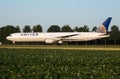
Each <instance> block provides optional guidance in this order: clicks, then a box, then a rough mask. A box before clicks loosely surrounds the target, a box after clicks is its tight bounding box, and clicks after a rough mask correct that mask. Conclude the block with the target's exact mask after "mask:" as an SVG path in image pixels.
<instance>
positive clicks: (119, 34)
mask: <svg viewBox="0 0 120 79" xmlns="http://www.w3.org/2000/svg"><path fill="white" fill-rule="evenodd" d="M97 30H98V29H97V27H96V26H94V27H93V28H92V30H91V31H95V32H96V31H97ZM20 32H43V29H42V26H41V25H39V24H38V25H35V26H33V28H31V26H29V25H25V26H24V28H23V29H22V30H21V29H20V27H19V26H13V25H6V26H3V27H1V28H0V42H2V43H3V44H10V41H8V40H6V37H7V36H8V35H9V34H11V33H20ZM47 32H90V29H89V27H88V26H87V25H84V26H82V27H78V26H76V27H75V28H73V29H72V28H71V27H70V26H69V25H64V26H63V27H60V26H58V25H51V26H50V27H49V28H48V29H47ZM108 34H110V37H108V38H104V39H98V40H93V41H88V42H67V44H77V45H85V44H89V45H94V44H95V45H120V30H119V27H118V26H117V25H113V26H111V28H110V31H109V32H108Z"/></svg>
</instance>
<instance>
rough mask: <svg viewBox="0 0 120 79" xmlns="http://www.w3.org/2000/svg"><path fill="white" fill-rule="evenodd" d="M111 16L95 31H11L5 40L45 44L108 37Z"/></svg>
mask: <svg viewBox="0 0 120 79" xmlns="http://www.w3.org/2000/svg"><path fill="white" fill-rule="evenodd" d="M111 19H112V17H108V18H107V19H106V20H105V21H104V22H103V23H102V25H100V27H99V28H98V31H97V32H48V33H40V32H30V33H12V34H10V35H9V36H7V37H6V39H7V40H9V41H12V42H13V43H15V42H44V43H47V44H53V43H57V44H62V43H63V42H64V41H90V40H96V39H101V38H106V37H109V36H110V35H108V34H107V31H108V27H109V25H110V22H111Z"/></svg>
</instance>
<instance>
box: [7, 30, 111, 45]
mask: <svg viewBox="0 0 120 79" xmlns="http://www.w3.org/2000/svg"><path fill="white" fill-rule="evenodd" d="M105 37H109V35H105V33H97V32H50V33H39V32H36V33H13V34H10V36H8V37H7V39H8V40H10V41H13V42H45V43H53V42H56V41H57V42H58V41H59V40H61V41H89V40H95V39H100V38H105Z"/></svg>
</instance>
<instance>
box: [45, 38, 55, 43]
mask: <svg viewBox="0 0 120 79" xmlns="http://www.w3.org/2000/svg"><path fill="white" fill-rule="evenodd" d="M54 42H55V41H54V40H53V39H46V40H45V43H47V44H52V43H54Z"/></svg>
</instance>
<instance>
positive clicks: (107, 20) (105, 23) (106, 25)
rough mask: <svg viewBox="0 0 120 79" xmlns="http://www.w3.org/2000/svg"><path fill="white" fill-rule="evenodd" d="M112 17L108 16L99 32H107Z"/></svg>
mask: <svg viewBox="0 0 120 79" xmlns="http://www.w3.org/2000/svg"><path fill="white" fill-rule="evenodd" d="M111 19H112V17H108V18H107V19H106V20H105V21H104V22H103V24H102V25H101V26H100V27H99V28H98V32H100V33H107V32H108V27H109V25H110V22H111Z"/></svg>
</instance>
